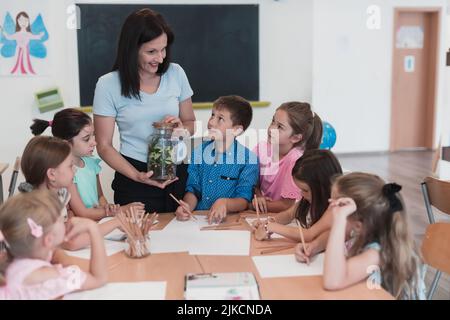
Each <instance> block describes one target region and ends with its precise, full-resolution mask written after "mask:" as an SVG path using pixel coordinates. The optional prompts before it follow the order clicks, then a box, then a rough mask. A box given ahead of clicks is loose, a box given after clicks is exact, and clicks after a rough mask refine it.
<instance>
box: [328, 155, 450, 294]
mask: <svg viewBox="0 0 450 320" xmlns="http://www.w3.org/2000/svg"><path fill="white" fill-rule="evenodd" d="M337 156H338V158H339V161H340V162H341V165H342V167H343V169H344V170H349V171H364V172H370V173H374V174H377V175H379V176H380V177H382V178H383V179H384V180H386V181H388V182H397V183H398V184H400V185H402V187H403V188H402V191H401V192H402V196H403V198H404V201H405V205H406V210H407V212H408V215H409V217H410V226H411V229H412V231H413V233H414V239H415V241H416V242H417V243H418V244H420V243H421V242H422V238H423V235H424V233H425V229H426V227H427V225H428V218H427V214H426V210H425V205H424V202H423V197H422V192H421V189H420V183H421V182H422V180H423V178H424V177H426V176H428V175H430V174H431V164H432V158H433V152H431V151H401V152H394V153H386V152H383V153H367V154H342V155H339V154H338V155H337ZM435 216H436V221H440V220H442V221H448V222H450V216H447V215H445V214H442V213H439V212H436V215H435ZM433 277H434V270H432V269H431V268H429V271H428V273H427V277H426V284H427V286H428V285H429V284H430V283H431V281H432V279H433ZM433 299H436V300H449V299H450V275H448V274H443V275H442V277H441V280H440V281H439V287H438V289H437V290H436V292H435V294H434V297H433Z"/></svg>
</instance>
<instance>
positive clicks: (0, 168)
mask: <svg viewBox="0 0 450 320" xmlns="http://www.w3.org/2000/svg"><path fill="white" fill-rule="evenodd" d="M6 169H8V164H7V163H0V204H2V203H3V178H2V175H3V172H5V171H6Z"/></svg>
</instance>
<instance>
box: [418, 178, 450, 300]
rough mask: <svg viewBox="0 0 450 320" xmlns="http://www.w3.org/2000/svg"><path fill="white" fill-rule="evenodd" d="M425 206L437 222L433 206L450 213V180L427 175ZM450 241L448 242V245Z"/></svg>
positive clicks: (433, 288) (434, 283) (433, 287)
mask: <svg viewBox="0 0 450 320" xmlns="http://www.w3.org/2000/svg"><path fill="white" fill-rule="evenodd" d="M421 187H422V194H423V199H424V201H425V208H426V210H427V215H428V221H429V222H430V224H434V223H435V218H434V213H433V208H432V207H435V208H436V209H438V210H440V211H442V212H443V213H446V214H448V215H450V182H449V181H443V180H439V179H436V178H433V177H426V178H425V180H424V182H422V184H421ZM448 244H450V242H447V245H448ZM441 274H442V273H441V271H440V269H438V271H437V272H436V275H435V276H434V279H433V281H432V283H431V286H430V290H429V291H428V299H431V298H432V297H433V295H434V292H435V291H436V287H437V284H438V282H439V279H440V277H441Z"/></svg>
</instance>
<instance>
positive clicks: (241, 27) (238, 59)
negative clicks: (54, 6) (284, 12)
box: [77, 4, 259, 106]
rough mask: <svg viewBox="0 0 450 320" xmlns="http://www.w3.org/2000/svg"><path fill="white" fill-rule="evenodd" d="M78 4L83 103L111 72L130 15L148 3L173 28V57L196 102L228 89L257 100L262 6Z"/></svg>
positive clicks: (224, 93) (81, 101)
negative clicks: (103, 77)
mask: <svg viewBox="0 0 450 320" xmlns="http://www.w3.org/2000/svg"><path fill="white" fill-rule="evenodd" d="M78 6H79V8H80V29H79V30H78V31H77V41H78V65H79V76H80V77H79V82H80V103H81V105H83V106H86V105H92V101H93V98H94V90H95V84H96V83H97V80H98V78H99V77H100V76H102V75H104V74H106V73H108V72H110V71H111V68H112V65H113V63H114V60H115V56H116V49H117V43H118V40H119V39H118V38H119V34H120V29H121V27H122V24H123V22H124V21H125V19H126V17H127V16H128V15H129V14H130V13H131V12H133V11H135V10H138V9H141V8H145V7H149V8H151V9H153V10H156V11H158V12H160V13H161V14H162V15H163V16H164V18H165V19H166V21H167V22H168V24H169V25H170V26H171V28H172V30H173V31H174V34H175V42H174V44H173V49H172V61H173V62H176V63H178V64H180V65H181V66H182V67H183V69H184V70H185V72H186V74H187V76H188V79H189V82H190V84H191V87H192V89H193V90H194V96H193V97H192V100H193V101H194V102H208V101H213V100H215V99H216V98H217V97H219V96H221V95H228V94H238V95H241V96H243V97H244V98H246V99H248V100H259V40H258V37H259V31H258V30H259V7H258V5H113V4H78Z"/></svg>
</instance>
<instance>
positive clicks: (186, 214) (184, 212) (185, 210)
mask: <svg viewBox="0 0 450 320" xmlns="http://www.w3.org/2000/svg"><path fill="white" fill-rule="evenodd" d="M180 203H181V206H179V207H178V208H177V210H176V211H175V215H176V216H177V220H180V221H186V220H189V219H190V218H191V208H190V206H189V204H188V203H187V202H184V201H183V200H180Z"/></svg>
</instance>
